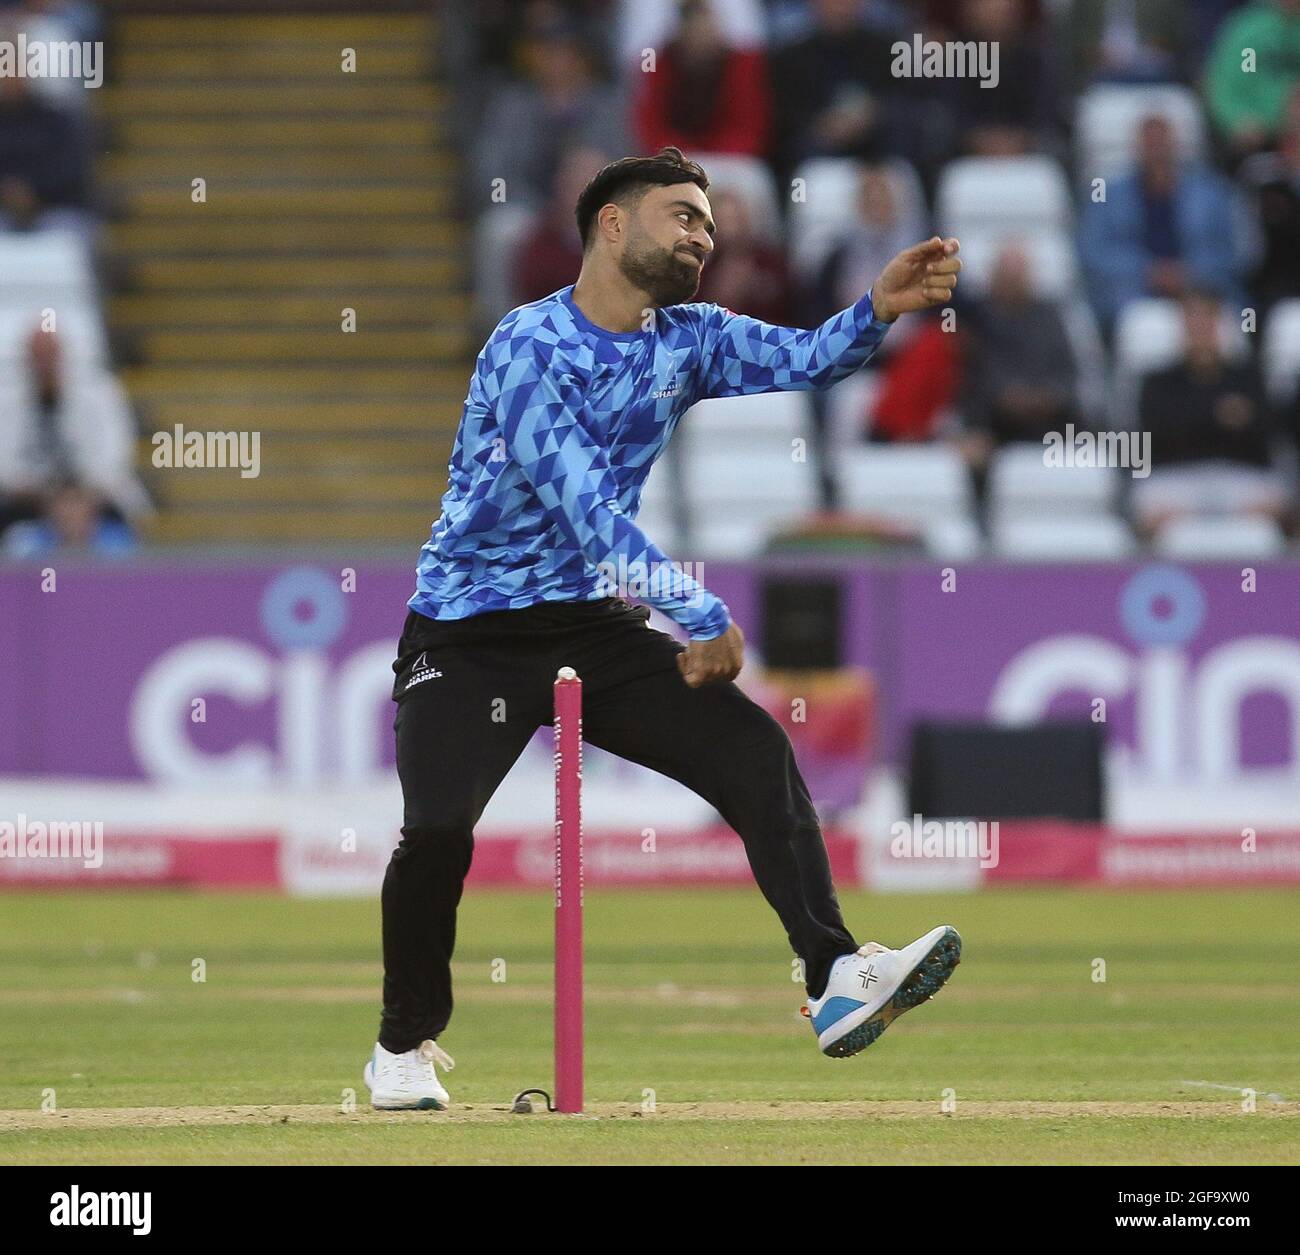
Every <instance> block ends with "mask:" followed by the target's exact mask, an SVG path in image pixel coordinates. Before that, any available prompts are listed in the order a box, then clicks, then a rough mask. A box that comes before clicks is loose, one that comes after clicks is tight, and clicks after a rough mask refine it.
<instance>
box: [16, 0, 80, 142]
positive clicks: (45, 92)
mask: <svg viewBox="0 0 1300 1255" xmlns="http://www.w3.org/2000/svg"><path fill="white" fill-rule="evenodd" d="M3 17H4V20H5V22H7V23H8V24H9V26H10V29H11V31H12V32H17V31H22V32H23V33H24V34H25V35H26V36H27V40H28V43H29V44H33V43H41V44H46V45H49V44H72V43H83V42H93V41H95V40H97V39H99V38H100V34H99V30H100V25H101V23H100V19H99V15H98V14H97V13H96V12H95V11H94V9H93V8H92V7H91V6H90V5H87V4H78V3H72V2H70V0H19V3H18V4H16V5H15V6H14V7H13V8H11V9H8V10H5V11H4V12H3ZM5 37H7V38H12V35H9V36H5ZM90 68H91V67H90V66H84V67H83V69H84V70H86V71H87V72H88V71H89V70H90ZM99 68H100V69H101V71H102V68H103V67H102V65H101V66H100V67H99ZM32 91H33V92H34V93H35V94H36V95H38V96H39V97H40V98H41V99H42V100H44V101H45V102H46V103H47V104H50V105H52V106H53V107H54V108H56V109H59V110H61V111H63V112H65V113H68V114H71V115H73V116H75V117H78V118H79V117H80V116H81V115H83V114H84V113H85V112H86V109H87V105H88V103H89V98H90V96H91V95H92V94H93V92H91V91H87V90H86V88H85V86H84V85H83V82H82V80H81V79H78V78H61V77H58V76H56V75H49V76H47V77H44V78H37V79H33V80H32Z"/></svg>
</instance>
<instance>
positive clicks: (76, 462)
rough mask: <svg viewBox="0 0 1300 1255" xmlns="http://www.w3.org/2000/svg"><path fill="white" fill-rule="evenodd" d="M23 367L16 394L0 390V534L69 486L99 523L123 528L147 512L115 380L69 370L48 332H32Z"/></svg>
mask: <svg viewBox="0 0 1300 1255" xmlns="http://www.w3.org/2000/svg"><path fill="white" fill-rule="evenodd" d="M26 367H27V369H26V370H25V371H23V372H22V374H21V378H20V381H19V387H18V388H17V389H16V390H11V389H10V388H9V387H6V388H5V389H4V390H3V391H0V528H3V527H4V526H5V525H6V524H9V523H14V522H19V521H23V520H33V519H38V518H39V517H40V516H41V515H42V514H43V513H44V512H45V510H46V509H47V507H48V504H49V501H50V500H51V497H52V494H53V495H54V496H57V495H58V494H57V492H56V489H57V487H58V486H59V485H66V484H67V483H68V482H70V481H71V482H74V483H75V484H76V486H77V489H78V491H79V492H81V493H82V494H90V495H93V496H94V497H95V498H96V499H97V500H98V501H99V502H100V504H101V513H102V514H103V516H104V517H105V518H106V519H109V520H111V521H115V522H120V523H123V524H124V525H125V522H126V520H128V519H130V518H133V517H136V516H139V515H142V514H146V513H148V512H149V509H150V505H149V499H148V497H147V496H146V495H145V492H144V489H143V488H142V487H141V485H140V482H139V480H138V479H137V478H136V476H135V473H134V469H133V468H134V463H135V438H136V427H135V420H134V417H133V415H132V414H131V410H130V407H129V405H128V403H127V400H126V395H125V393H124V392H123V390H122V387H121V385H120V384H119V383H118V381H117V380H116V379H115V378H114V377H113V376H112V375H111V374H109V373H107V372H106V371H103V370H100V369H98V368H95V369H90V370H85V371H77V370H70V369H68V368H67V367H66V364H65V362H64V360H63V350H62V346H61V344H60V341H59V337H58V336H57V335H56V334H54V333H53V332H46V331H36V332H33V333H32V335H31V337H30V338H29V339H28V341H27V360H26ZM6 382H7V381H6Z"/></svg>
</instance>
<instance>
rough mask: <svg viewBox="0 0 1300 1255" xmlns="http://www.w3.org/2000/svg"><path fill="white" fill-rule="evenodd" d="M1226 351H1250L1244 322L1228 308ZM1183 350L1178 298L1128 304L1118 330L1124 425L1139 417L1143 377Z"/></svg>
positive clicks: (1118, 409) (1233, 356)
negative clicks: (1138, 409)
mask: <svg viewBox="0 0 1300 1255" xmlns="http://www.w3.org/2000/svg"><path fill="white" fill-rule="evenodd" d="M1220 335H1221V338H1222V343H1223V350H1224V353H1225V354H1226V355H1227V356H1228V358H1229V359H1230V360H1234V361H1240V360H1241V359H1243V358H1245V357H1246V356H1247V355H1248V354H1249V352H1250V345H1249V343H1248V342H1247V340H1246V335H1245V333H1244V332H1243V331H1242V329H1241V323H1240V321H1238V320H1237V319H1236V318H1235V317H1234V316H1233V314H1232V311H1231V310H1225V311H1224V314H1223V321H1222V324H1221V328H1220ZM1182 351H1183V319H1182V312H1181V310H1180V309H1179V306H1178V302H1177V301H1168V300H1161V299H1159V298H1156V297H1147V298H1144V299H1142V300H1140V301H1133V302H1132V303H1131V304H1129V305H1126V306H1125V307H1124V310H1123V312H1122V313H1121V314H1120V318H1119V325H1118V327H1117V328H1116V331H1115V414H1116V419H1117V421H1118V422H1119V425H1121V426H1131V425H1132V424H1133V422H1134V421H1136V417H1137V400H1138V395H1139V390H1140V388H1141V385H1142V376H1143V375H1146V374H1150V372H1152V371H1155V370H1163V369H1164V368H1165V367H1167V366H1172V365H1173V364H1174V362H1176V361H1177V360H1178V357H1179V355H1180V354H1181V353H1182Z"/></svg>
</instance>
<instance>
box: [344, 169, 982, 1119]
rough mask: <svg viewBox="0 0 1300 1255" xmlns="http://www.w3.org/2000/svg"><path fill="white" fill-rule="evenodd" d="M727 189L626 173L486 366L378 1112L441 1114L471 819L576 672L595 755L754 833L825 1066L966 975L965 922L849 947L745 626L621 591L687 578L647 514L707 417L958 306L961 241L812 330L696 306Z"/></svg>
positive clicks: (405, 711) (473, 402)
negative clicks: (673, 784)
mask: <svg viewBox="0 0 1300 1255" xmlns="http://www.w3.org/2000/svg"><path fill="white" fill-rule="evenodd" d="M708 186H709V181H708V177H707V176H706V174H705V172H704V170H703V169H702V168H701V167H700V166H699V165H697V164H696V163H695V162H693V161H690V160H688V159H687V158H686V157H684V156H683V154H682V153H681V152H680V151H679V150H678V149H676V148H664V149H661V150H660V152H659V153H657V154H656V155H655V156H652V157H626V158H623V159H622V160H620V161H615V162H613V163H611V164H610V165H607V166H606V167H605V168H604V169H602V170H601V171H600V172H599V173H598V174H597V175H596V176H595V177H594V178H593V179H592V180H591V182H590V183H589V184H588V185H587V187H586V188H585V190H584V191H583V193H582V195H581V197H580V198H579V200H578V204H577V225H578V232H579V234H580V236H581V238H582V244H583V250H584V252H583V261H582V267H581V271H580V273H579V275H578V278H577V282H576V283H574V284H573V285H572V286H571V287H567V288H563V289H561V290H560V291H558V292H555V293H553V294H552V295H550V296H548V297H546V298H544V299H543V300H540V301H534V302H533V303H532V304H529V305H523V306H521V307H520V308H518V309H515V310H512V311H511V312H510V313H509V314H507V315H506V316H505V318H503V319H502V320H501V323H500V324H499V325H498V326H497V328H496V330H495V331H494V332H493V333H492V335H491V336H490V337H489V339H488V341H487V343H486V344H485V345H484V346H483V349H482V351H481V352H480V353H479V355H478V359H477V362H476V364H475V368H474V374H473V377H472V379H471V380H470V385H469V394H468V396H467V397H466V399H465V407H464V412H463V414H462V416H461V420H460V427H459V430H458V431H457V434H456V441H455V446H454V448H453V451H452V455H451V464H450V483H449V486H448V488H447V491H446V494H445V495H444V496H443V499H442V514H441V516H440V517H439V518H438V520H437V521H436V522H435V523H434V525H433V531H432V535H431V536H430V538H429V540H428V542H427V543H426V544H425V545H424V547H423V549H422V551H421V555H420V561H419V566H418V574H417V580H416V591H415V595H414V596H413V597H412V598H411V599H410V602H409V603H408V605H409V613H408V615H407V617H406V622H405V626H404V629H403V632H402V637H401V641H400V644H399V646H398V657H397V660H396V662H395V663H394V664H393V670H394V672H395V673H396V681H395V683H394V686H393V700H394V701H395V702H396V704H397V713H396V717H395V722H394V727H395V731H396V735H397V770H398V774H399V776H400V778H401V782H402V794H403V800H404V807H405V813H404V822H403V825H402V838H401V841H400V843H399V844H398V846H397V848H396V849H395V850H394V852H393V855H392V859H391V861H390V863H389V865H388V870H387V873H386V875H385V877H384V888H383V949H384V987H383V998H384V1005H383V1014H382V1018H381V1020H380V1027H379V1040H378V1043H377V1044H376V1046H375V1048H374V1051H373V1053H372V1056H371V1059H370V1061H369V1062H368V1063H367V1065H366V1068H365V1079H366V1083H367V1085H368V1086H369V1088H370V1090H371V1099H372V1102H373V1105H374V1106H375V1107H376V1108H380V1109H383V1110H402V1109H408V1108H432V1109H441V1108H444V1107H445V1106H446V1105H447V1102H448V1095H447V1091H446V1089H445V1088H444V1086H443V1083H442V1080H441V1078H440V1077H439V1076H438V1074H437V1071H436V1068H437V1067H438V1066H441V1067H442V1068H443V1069H444V1070H446V1069H448V1068H450V1067H451V1066H452V1061H451V1059H450V1057H449V1056H448V1055H447V1054H446V1052H445V1051H443V1050H442V1048H441V1047H439V1046H438V1045H437V1040H438V1037H439V1035H440V1034H441V1033H442V1032H443V1030H444V1029H445V1028H446V1027H447V1024H448V1021H449V1020H450V1018H451V1012H452V987H451V958H452V951H453V949H454V946H455V941H456V910H457V907H458V905H459V903H460V899H461V891H462V888H463V884H464V880H465V876H466V873H467V872H468V871H469V867H470V859H471V857H472V854H473V848H474V825H475V823H476V822H477V821H478V818H479V816H480V815H481V814H482V812H483V809H484V807H485V806H486V805H487V803H488V800H489V799H490V798H491V797H492V794H493V793H494V791H495V790H496V788H497V787H498V785H499V784H500V783H501V781H502V779H503V778H504V777H505V775H506V773H507V772H508V771H509V770H510V768H511V766H512V765H513V764H514V762H515V760H516V759H517V758H518V757H519V755H520V754H521V753H522V752H523V749H524V747H525V746H526V745H527V744H528V742H529V741H530V740H531V739H532V737H533V734H534V733H535V732H536V731H537V729H538V728H539V727H541V726H543V725H548V724H550V723H551V721H552V710H553V708H552V685H553V682H554V679H555V675H556V672H557V671H558V669H559V668H560V667H562V666H569V667H573V668H575V669H576V671H577V673H578V675H579V676H581V678H582V685H583V737H584V740H586V741H587V742H588V743H590V744H591V745H595V746H598V747H599V748H600V749H603V750H607V751H609V752H610V753H612V754H617V755H619V756H620V757H621V758H625V759H628V760H630V761H632V762H635V763H640V764H642V765H644V766H646V767H650V768H652V769H653V770H655V771H658V772H661V773H663V774H664V775H666V776H670V777H671V778H672V779H674V780H678V781H680V782H681V783H682V784H684V785H686V786H687V787H688V788H690V789H692V790H693V791H694V792H696V793H697V794H699V795H700V796H701V797H702V798H704V799H705V800H706V801H708V802H709V803H710V804H711V805H712V806H714V807H715V808H716V809H717V811H718V813H719V814H720V815H721V816H722V817H723V818H724V819H725V820H726V822H727V823H728V824H729V825H730V826H731V827H732V828H734V829H735V831H736V832H737V833H738V834H739V836H740V839H741V840H742V841H743V842H744V846H745V853H746V855H747V857H748V860H749V865H750V867H751V868H752V870H753V873H754V879H755V880H756V881H757V882H758V887H759V889H760V890H761V891H762V894H763V896H764V897H765V898H766V899H767V901H768V902H769V903H770V904H771V906H772V908H773V909H774V910H775V911H776V913H777V916H778V917H779V918H780V921H781V924H782V926H783V927H784V928H785V933H786V936H787V938H788V939H789V942H790V946H791V947H792V949H793V950H794V953H795V954H796V955H797V956H798V957H799V958H800V959H802V960H803V965H804V974H805V978H806V984H807V1008H806V1014H807V1015H808V1017H809V1019H810V1020H811V1023H812V1028H813V1032H814V1033H815V1034H816V1037H817V1045H818V1047H819V1048H820V1050H821V1051H822V1053H824V1054H826V1055H829V1056H832V1057H834V1058H847V1057H848V1056H850V1055H854V1054H857V1053H858V1052H859V1051H860V1050H862V1049H864V1048H865V1047H867V1046H869V1045H870V1044H871V1043H872V1042H874V1041H875V1040H876V1038H877V1037H879V1036H880V1034H881V1033H882V1032H884V1030H885V1028H886V1027H888V1025H889V1023H890V1022H891V1021H892V1020H893V1019H894V1018H895V1017H896V1016H897V1015H899V1014H901V1013H902V1012H904V1011H907V1010H910V1009H911V1008H912V1007H914V1006H917V1005H918V1004H919V1003H921V1002H923V1001H925V1000H926V999H927V998H929V997H931V996H932V995H933V994H934V993H935V992H936V991H937V990H938V989H940V988H941V987H942V986H943V984H944V983H945V982H946V981H947V979H948V977H949V976H950V975H951V974H952V971H953V968H954V967H955V966H956V965H957V963H958V961H959V960H960V957H961V938H960V937H959V936H958V934H957V932H956V931H955V930H954V929H952V928H950V927H947V926H940V927H938V928H934V929H931V930H930V931H929V932H928V933H926V934H925V935H924V936H923V937H920V938H918V939H917V940H916V941H913V942H912V943H911V944H910V945H907V946H904V947H903V948H902V949H901V950H891V949H889V948H888V947H886V946H883V945H880V944H878V943H876V942H868V943H867V944H866V945H863V946H861V947H860V946H859V944H858V942H857V940H856V939H855V938H854V936H853V934H852V933H850V932H849V930H848V928H847V927H846V925H845V923H844V920H843V918H842V917H841V914H840V906H839V902H838V900H837V899H836V896H835V888H834V885H833V884H832V882H831V873H830V865H829V861H828V859H827V854H826V847H825V844H824V842H823V840H822V834H821V829H820V826H819V824H818V819H817V814H816V812H815V810H814V809H813V805H812V801H811V799H810V797H809V794H808V789H807V787H806V786H805V784H804V781H803V778H802V777H801V775H800V773H799V768H798V765H797V764H796V763H795V759H794V754H793V751H792V749H791V746H790V741H789V739H788V737H787V736H786V734H785V732H784V730H783V729H782V728H781V726H780V724H778V723H777V721H776V720H775V719H773V718H772V717H771V716H770V715H769V714H768V713H767V712H766V711H764V710H763V709H762V708H761V707H760V706H758V705H757V704H756V703H754V702H753V701H751V700H750V699H749V698H748V697H746V696H745V694H744V693H743V692H742V691H741V690H740V689H739V688H738V687H737V686H736V685H735V684H734V683H733V681H734V680H735V678H736V676H737V675H738V674H739V672H740V670H741V667H742V665H743V663H744V646H745V640H744V636H743V634H742V633H741V630H740V627H739V626H738V625H737V624H736V623H734V622H732V619H731V615H730V614H729V613H728V611H727V607H726V606H725V605H724V604H723V603H722V602H721V601H720V600H719V599H718V598H717V597H715V596H714V595H713V594H711V593H710V592H708V591H707V589H705V588H703V587H702V586H701V585H700V584H699V583H698V582H697V581H696V580H694V579H692V578H691V577H690V576H689V575H686V574H684V573H679V576H678V578H676V579H675V580H672V581H663V580H659V581H653V580H652V581H650V591H649V592H648V593H646V594H645V595H644V600H646V601H648V602H649V603H650V604H651V605H653V606H655V607H656V608H658V609H659V610H661V611H662V612H663V613H664V614H665V615H667V616H668V617H669V618H671V619H672V620H673V621H674V622H676V623H677V624H679V625H680V626H681V628H682V629H683V631H684V632H685V633H686V635H687V636H688V637H689V643H688V644H686V645H682V644H680V643H679V642H678V641H676V640H674V639H673V637H671V636H669V635H667V634H666V633H663V632H659V631H656V630H655V629H653V628H651V627H650V626H649V624H648V622H647V620H648V619H649V616H650V610H649V609H648V608H647V607H646V606H644V605H634V604H631V603H629V602H628V601H627V600H625V599H624V598H623V597H620V596H618V595H616V594H617V592H618V589H617V588H616V587H611V581H610V575H609V573H610V572H611V571H666V570H668V569H670V565H671V564H670V559H669V556H668V555H667V554H666V553H664V552H663V551H662V550H661V549H660V548H659V547H658V546H657V545H656V544H655V541H654V539H653V538H652V537H650V536H647V535H646V534H645V533H644V532H643V531H642V530H641V529H640V528H639V527H638V526H637V524H636V517H637V509H638V506H639V504H640V498H641V491H642V487H643V485H644V484H645V481H646V477H647V476H648V475H649V473H650V469H651V467H652V466H653V465H654V462H655V459H656V458H657V457H659V455H660V454H661V453H662V452H663V451H664V448H665V446H666V445H667V443H668V441H669V439H670V438H671V437H672V434H673V431H674V429H675V428H676V426H677V423H678V421H679V420H680V419H681V417H682V415H683V414H685V413H686V411H687V410H689V409H690V408H691V406H693V405H694V404H695V403H696V402H697V401H703V400H705V399H707V398H710V397H734V396H747V395H752V394H758V393H764V392H780V391H787V390H793V389H811V388H826V387H829V386H830V385H831V384H834V383H836V382H837V381H838V380H840V379H843V378H844V377H845V376H847V375H850V374H852V373H853V372H854V371H855V370H857V369H858V368H859V367H860V366H862V365H863V364H864V363H865V362H867V361H868V360H869V359H870V357H871V355H872V353H873V352H874V351H875V350H876V348H877V347H878V346H879V344H880V343H881V341H882V340H883V338H884V336H885V333H886V332H887V331H888V330H889V327H890V325H891V324H892V323H893V322H894V320H895V319H897V318H898V316H899V315H900V314H905V313H907V312H909V311H914V310H924V309H929V308H931V307H933V306H939V305H944V304H946V303H947V302H948V301H950V300H951V298H952V293H953V286H954V284H955V283H956V281H957V272H958V271H959V270H960V269H961V262H960V260H959V259H958V257H957V251H958V244H957V241H956V240H954V239H948V240H943V239H939V238H937V237H936V238H933V239H931V240H928V241H926V242H925V243H922V244H918V245H916V246H915V247H914V248H909V249H907V250H905V251H904V252H902V253H900V254H899V255H898V256H897V257H895V258H894V259H893V260H892V261H890V263H889V264H888V265H887V266H886V267H885V269H884V270H883V271H882V272H881V274H880V276H879V277H878V278H877V279H876V282H875V284H874V285H873V286H872V287H871V289H870V290H869V291H868V292H867V293H866V294H865V295H864V296H863V297H862V298H861V299H860V300H859V301H858V302H857V303H856V304H855V305H853V306H852V307H851V308H849V309H846V310H844V311H843V312H842V313H839V314H837V315H835V316H834V317H833V318H831V319H829V320H828V321H827V322H825V323H823V324H822V325H821V326H820V327H817V328H814V329H813V330H811V331H801V330H794V329H792V328H788V327H775V326H771V325H769V324H767V323H763V322H759V321H757V320H756V319H753V318H749V317H746V316H745V315H743V314H735V313H732V312H731V311H729V310H726V309H722V308H720V307H719V306H717V305H707V304H698V303H694V304H693V303H691V299H692V297H694V295H695V293H696V291H697V289H698V287H699V282H700V275H701V272H702V270H703V268H704V266H705V265H706V263H707V259H708V256H709V253H710V251H711V250H712V248H713V237H714V233H715V228H714V222H713V218H712V215H711V212H710V206H709V199H708V196H707V194H706V193H707V191H708ZM699 421H701V422H703V421H705V416H703V415H701V416H700V419H699ZM638 595H641V594H638Z"/></svg>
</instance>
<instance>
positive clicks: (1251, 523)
mask: <svg viewBox="0 0 1300 1255" xmlns="http://www.w3.org/2000/svg"><path fill="white" fill-rule="evenodd" d="M1285 547H1286V542H1285V540H1284V539H1283V537H1282V533H1281V531H1280V530H1279V529H1278V526H1277V524H1276V523H1274V522H1273V521H1272V520H1270V519H1266V518H1261V517H1259V516H1252V515H1236V516H1234V515H1221V516H1218V517H1214V518H1198V517H1190V518H1182V519H1175V520H1174V521H1173V522H1171V523H1169V524H1167V525H1166V526H1165V527H1163V528H1161V530H1160V532H1159V533H1158V534H1157V536H1156V538H1155V544H1154V548H1155V550H1156V552H1157V553H1159V554H1160V555H1161V556H1162V557H1166V558H1270V557H1273V556H1275V555H1276V554H1279V553H1281V552H1282V550H1283V549H1284V548H1285Z"/></svg>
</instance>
